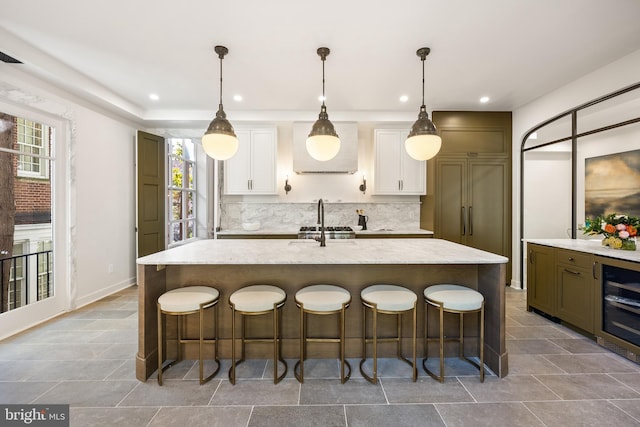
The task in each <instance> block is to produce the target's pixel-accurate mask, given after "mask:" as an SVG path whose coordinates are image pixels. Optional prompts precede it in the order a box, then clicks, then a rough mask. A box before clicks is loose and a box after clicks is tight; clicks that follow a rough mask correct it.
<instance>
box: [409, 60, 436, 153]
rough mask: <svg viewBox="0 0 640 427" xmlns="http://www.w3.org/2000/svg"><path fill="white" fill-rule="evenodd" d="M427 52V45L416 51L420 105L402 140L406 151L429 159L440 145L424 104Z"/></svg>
mask: <svg viewBox="0 0 640 427" xmlns="http://www.w3.org/2000/svg"><path fill="white" fill-rule="evenodd" d="M429 52H431V49H429V48H428V47H422V48H420V49H418V51H417V52H416V54H417V55H418V56H419V57H420V60H421V61H422V105H421V106H420V113H418V120H416V122H415V123H414V124H413V126H411V131H410V132H409V136H408V137H407V140H406V141H405V142H404V147H405V149H406V150H407V153H408V154H409V155H410V156H411V157H413V158H414V159H416V160H429V159H430V158H432V157H433V156H435V155H436V154H438V151H440V146H441V145H442V139H441V138H440V135H438V130H437V129H436V127H435V125H434V124H433V122H432V121H431V120H429V115H428V114H427V108H426V107H425V106H424V60H425V59H426V57H427V55H429Z"/></svg>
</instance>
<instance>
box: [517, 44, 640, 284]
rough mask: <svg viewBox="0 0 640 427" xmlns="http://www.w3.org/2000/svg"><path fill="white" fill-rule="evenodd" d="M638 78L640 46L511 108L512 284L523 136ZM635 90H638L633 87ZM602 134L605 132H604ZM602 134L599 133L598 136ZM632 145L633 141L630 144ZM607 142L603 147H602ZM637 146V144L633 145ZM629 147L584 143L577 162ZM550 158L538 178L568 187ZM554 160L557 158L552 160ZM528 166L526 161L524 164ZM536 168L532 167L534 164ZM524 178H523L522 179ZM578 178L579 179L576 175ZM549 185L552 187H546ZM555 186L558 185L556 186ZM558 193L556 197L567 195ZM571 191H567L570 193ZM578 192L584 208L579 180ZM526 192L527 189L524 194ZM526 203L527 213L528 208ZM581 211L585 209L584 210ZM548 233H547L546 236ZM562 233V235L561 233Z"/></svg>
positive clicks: (614, 142)
mask: <svg viewBox="0 0 640 427" xmlns="http://www.w3.org/2000/svg"><path fill="white" fill-rule="evenodd" d="M639 80H640V50H638V51H636V52H634V53H632V54H630V55H627V56H626V57H624V58H621V59H619V60H617V61H615V62H613V63H611V64H609V65H607V66H605V67H602V68H600V69H598V70H596V71H594V72H592V73H589V74H587V75H585V76H584V77H582V78H580V79H578V80H576V81H574V82H571V83H569V84H567V85H565V86H563V87H561V88H559V89H558V90H556V91H554V92H551V93H549V94H547V95H544V96H541V97H540V98H538V99H537V100H535V101H533V102H531V103H529V104H527V105H524V106H523V107H521V108H518V109H516V110H515V111H514V112H513V192H514V193H513V236H514V239H513V251H512V252H513V270H512V271H513V275H512V281H511V283H512V286H515V287H520V286H521V283H520V269H521V263H520V259H521V254H520V238H521V236H520V171H521V168H520V147H521V143H522V138H523V137H524V136H525V134H526V133H527V132H528V131H529V130H531V129H532V128H533V127H535V126H536V125H538V124H539V123H542V122H543V121H545V120H547V119H550V118H551V117H554V116H556V115H558V114H560V113H563V112H565V111H567V110H569V109H571V108H573V107H576V106H578V105H580V104H583V103H585V102H588V101H590V100H593V99H595V98H598V97H600V96H603V95H606V94H608V93H611V92H614V91H616V90H618V89H621V88H623V87H626V86H630V85H632V84H635V83H637V82H638V81H639ZM636 92H637V91H636ZM603 135H604V134H603ZM638 136H639V135H637V134H635V136H634V138H635V141H640V138H638ZM602 138H610V137H609V136H602ZM602 138H600V137H599V139H600V140H602ZM631 145H633V144H631ZM605 146H606V148H605ZM635 148H638V145H636V146H635ZM627 149H631V148H630V145H629V144H628V143H626V142H621V141H620V140H619V139H617V138H616V139H613V140H611V141H609V143H608V144H599V145H598V146H597V147H595V148H592V149H588V147H587V146H585V147H583V148H581V149H580V156H581V158H580V159H579V164H580V163H582V164H584V160H583V159H584V157H593V156H594V155H601V154H596V153H597V152H599V151H600V152H602V151H603V150H604V151H605V152H604V153H602V154H606V153H611V152H618V151H626V150H627ZM549 161H551V159H547V162H546V163H539V165H538V171H539V172H540V173H543V174H547V175H549V176H544V177H540V176H538V178H539V179H546V180H547V184H546V185H548V186H553V185H556V187H557V186H558V183H560V187H559V188H560V189H566V188H569V189H570V184H569V186H568V187H567V186H566V185H565V184H564V180H565V179H566V173H567V169H566V167H565V168H560V169H561V170H563V172H561V174H562V175H559V176H553V175H550V172H549V171H550V170H551V169H553V168H552V167H551V165H550V164H549ZM555 161H557V159H556V160H555ZM527 168H529V164H527ZM534 168H535V167H534ZM578 177H579V178H580V177H582V180H583V179H584V170H583V169H582V170H578ZM525 182H526V181H525ZM579 182H580V179H579ZM548 188H552V187H548ZM556 190H557V189H556ZM564 194H565V196H562V195H558V196H557V197H566V193H564ZM569 194H570V193H569ZM578 194H579V195H580V194H581V195H582V199H581V200H582V201H580V199H579V200H578V207H580V206H582V207H583V209H584V184H578ZM528 197H529V194H528V193H527V198H528ZM538 200H540V204H543V203H544V209H545V210H546V212H547V213H548V212H549V210H550V209H553V203H552V202H553V199H551V200H545V199H544V198H543V197H539V198H538ZM530 207H531V206H528V207H527V211H526V212H527V216H529V215H530V212H529V210H528V209H529V208H530ZM583 215H584V213H583ZM539 221H540V222H543V221H544V216H542V215H541V216H540V219H539ZM545 237H549V236H545ZM563 237H564V236H563Z"/></svg>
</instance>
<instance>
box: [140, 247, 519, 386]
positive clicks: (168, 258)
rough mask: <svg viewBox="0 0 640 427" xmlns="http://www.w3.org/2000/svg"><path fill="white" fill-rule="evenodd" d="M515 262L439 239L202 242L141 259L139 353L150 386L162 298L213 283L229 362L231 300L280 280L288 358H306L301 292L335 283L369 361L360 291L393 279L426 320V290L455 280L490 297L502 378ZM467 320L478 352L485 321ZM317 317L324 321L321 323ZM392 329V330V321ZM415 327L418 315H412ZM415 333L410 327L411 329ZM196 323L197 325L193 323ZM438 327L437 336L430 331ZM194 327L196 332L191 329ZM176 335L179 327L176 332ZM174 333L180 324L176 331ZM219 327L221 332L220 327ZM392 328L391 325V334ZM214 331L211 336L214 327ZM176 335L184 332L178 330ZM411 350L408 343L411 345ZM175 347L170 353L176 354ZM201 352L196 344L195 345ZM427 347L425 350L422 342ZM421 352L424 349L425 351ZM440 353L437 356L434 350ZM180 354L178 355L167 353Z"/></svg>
mask: <svg viewBox="0 0 640 427" xmlns="http://www.w3.org/2000/svg"><path fill="white" fill-rule="evenodd" d="M507 262H508V259H507V258H505V257H503V256H499V255H495V254H492V253H488V252H484V251H480V250H477V249H474V248H471V247H467V246H463V245H459V244H456V243H452V242H448V241H445V240H440V239H423V238H421V239H364V240H358V239H347V240H327V246H326V247H320V246H319V243H317V242H315V241H313V240H283V239H260V240H248V239H247V240H242V239H233V240H200V241H196V242H193V243H189V244H186V245H183V246H179V247H176V248H172V249H169V250H166V251H162V252H159V253H156V254H152V255H148V256H145V257H142V258H139V259H138V261H137V263H138V288H139V332H138V333H139V342H138V354H137V356H136V377H137V378H138V379H139V380H141V381H145V380H146V379H147V378H148V377H149V376H150V375H151V374H152V373H153V372H154V371H155V370H156V369H157V339H158V338H157V318H156V300H157V298H158V297H159V296H160V295H161V294H162V293H163V292H165V291H166V290H169V289H174V288H177V287H181V286H187V285H201V286H213V287H215V288H217V289H218V290H219V291H220V293H221V297H220V302H219V318H218V319H219V320H218V321H219V344H220V347H219V351H220V357H221V358H230V355H231V347H230V345H231V340H230V337H231V310H230V308H229V306H228V297H229V295H230V294H231V293H232V292H233V291H234V290H236V289H239V288H241V287H243V286H246V285H249V284H273V285H276V286H279V287H281V288H282V289H283V290H285V292H286V293H287V303H286V304H285V306H284V308H283V312H282V318H281V319H282V333H281V337H282V344H283V347H282V348H283V351H282V353H283V356H284V357H285V358H290V359H291V358H297V357H298V356H299V340H298V338H299V323H298V321H299V315H298V309H297V307H296V305H295V302H294V295H295V293H296V291H297V290H299V289H301V288H302V287H304V286H306V285H310V284H318V283H330V284H336V285H340V286H343V287H344V288H346V289H348V290H349V291H350V292H351V295H352V303H351V307H349V309H348V310H347V318H346V323H347V331H346V336H347V343H346V353H347V357H350V358H360V357H361V335H362V330H361V328H362V323H361V322H362V306H361V304H360V291H361V290H362V289H363V288H364V287H366V286H368V285H371V284H375V283H391V284H398V285H402V286H406V287H408V288H410V289H412V290H414V291H415V292H416V293H417V294H418V295H419V299H418V301H419V303H418V318H419V319H423V316H424V304H423V302H422V301H423V298H422V291H423V290H424V288H425V286H428V285H431V284H438V283H455V284H462V285H466V286H469V287H470V288H473V289H476V290H478V291H479V292H481V293H482V294H483V295H484V298H485V301H486V304H485V317H486V318H485V363H486V364H487V366H488V367H489V368H490V369H491V370H493V371H494V372H495V373H496V374H497V375H499V376H500V377H504V376H506V375H507V373H508V363H507V351H506V345H505V280H506V277H505V276H506V263H507ZM431 314H433V315H434V318H433V319H432V318H431V315H430V319H429V320H430V327H429V330H430V334H434V335H435V331H436V327H437V326H436V323H435V321H436V318H435V311H432V313H431ZM331 317H335V316H327V318H324V317H323V318H322V319H318V321H317V322H314V323H315V324H316V326H318V324H319V326H318V330H317V331H314V330H313V328H310V333H314V332H316V333H318V332H319V333H322V331H326V330H329V331H331V332H333V331H334V329H336V330H337V323H335V322H334V320H335V319H331ZM472 317H473V316H470V317H469V320H470V321H465V325H466V327H465V330H466V332H465V334H467V333H468V336H469V337H470V338H469V339H465V348H468V351H469V354H476V353H477V340H476V339H475V334H476V332H475V331H476V330H477V327H476V325H477V323H476V319H475V318H474V319H473V320H471V319H472ZM314 320H316V319H314ZM385 320H391V321H389V322H385V323H389V326H390V327H392V325H391V324H392V323H394V322H393V321H392V319H385ZM406 321H407V322H408V321H409V319H406ZM448 323H449V324H448V327H447V328H446V329H447V332H448V334H449V335H456V333H457V332H456V331H457V322H448ZM422 324H423V322H422V321H420V322H419V325H418V337H422V336H423V334H424V331H423V327H422ZM408 325H409V324H408V323H407V328H406V329H405V331H409V330H410V329H408ZM187 326H189V325H187ZM250 327H251V329H252V331H254V333H255V334H257V335H260V332H261V330H264V331H267V330H268V328H269V327H270V326H269V321H268V320H262V319H260V321H259V323H258V322H254V323H251V324H250ZM431 328H433V330H432V329H431ZM187 329H188V328H187ZM168 330H169V334H170V336H171V334H172V332H171V330H172V329H171V326H168ZM173 330H174V331H175V326H173ZM211 330H212V329H211ZM390 330H391V329H390ZM209 332H210V331H209ZM173 336H175V334H173ZM405 343H406V345H405V348H406V349H408V348H409V347H408V344H409V342H408V340H406V341H405ZM174 347H175V344H174V343H170V344H169V345H168V348H174ZM188 347H194V346H188ZM418 348H419V349H420V350H422V339H421V338H420V339H419V346H418ZM194 350H195V349H187V351H186V357H188V358H195V355H194V354H195V353H190V351H194ZM392 350H393V349H392V346H388V348H385V346H383V347H381V349H380V355H381V356H392V355H393V354H394V352H393V351H392ZM446 351H447V354H448V355H452V356H454V355H457V349H456V348H455V347H448V346H447V348H446ZM421 354H422V351H419V355H421ZM430 354H432V355H436V354H437V352H434V351H432V352H430ZM270 355H272V349H271V347H270V346H268V345H265V346H252V348H250V349H249V356H250V357H261V358H269V357H271V356H270ZM171 356H172V354H171V353H169V354H168V357H171ZM308 356H309V357H310V358H314V357H336V356H337V348H335V349H334V348H333V346H326V345H325V346H321V347H320V346H315V347H313V346H312V347H311V348H310V349H309V354H308Z"/></svg>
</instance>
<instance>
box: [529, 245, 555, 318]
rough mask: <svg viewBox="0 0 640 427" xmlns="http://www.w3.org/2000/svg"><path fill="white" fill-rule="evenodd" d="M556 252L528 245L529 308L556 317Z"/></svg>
mask: <svg viewBox="0 0 640 427" xmlns="http://www.w3.org/2000/svg"><path fill="white" fill-rule="evenodd" d="M555 272H556V271H555V252H554V248H552V247H549V246H541V245H534V244H531V243H527V307H529V309H530V308H532V307H533V308H537V309H538V310H542V311H544V312H545V313H547V314H549V315H551V316H555V315H556V304H555V301H556V277H555Z"/></svg>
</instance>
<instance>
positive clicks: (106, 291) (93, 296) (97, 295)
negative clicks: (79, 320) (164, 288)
mask: <svg viewBox="0 0 640 427" xmlns="http://www.w3.org/2000/svg"><path fill="white" fill-rule="evenodd" d="M135 284H136V277H135V276H134V277H130V278H128V279H126V280H123V281H121V282H119V283H115V284H113V285H111V286H108V287H106V288H102V289H100V290H98V291H95V292H92V293H90V294H89V295H86V296H84V297H81V298H78V299H77V300H76V302H75V307H74V310H75V309H77V308H80V307H84V306H85V305H88V304H91V303H94V302H96V301H98V300H100V299H102V298H104V297H106V296H109V295H111V294H114V293H116V292H118V291H121V290H123V289H126V288H128V287H131V286H133V285H135Z"/></svg>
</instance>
